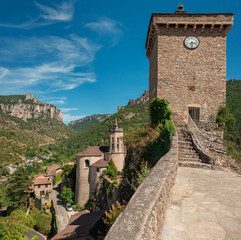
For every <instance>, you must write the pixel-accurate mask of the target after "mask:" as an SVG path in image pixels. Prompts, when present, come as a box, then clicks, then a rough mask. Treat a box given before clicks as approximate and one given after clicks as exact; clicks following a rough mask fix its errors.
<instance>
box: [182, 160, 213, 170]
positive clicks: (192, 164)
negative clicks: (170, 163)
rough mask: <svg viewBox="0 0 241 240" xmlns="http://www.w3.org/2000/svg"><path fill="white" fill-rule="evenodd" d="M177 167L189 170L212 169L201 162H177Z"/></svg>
mask: <svg viewBox="0 0 241 240" xmlns="http://www.w3.org/2000/svg"><path fill="white" fill-rule="evenodd" d="M178 166H180V167H191V168H205V169H212V165H210V164H206V163H201V162H191V161H180V162H178Z"/></svg>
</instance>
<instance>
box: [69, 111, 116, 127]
mask: <svg viewBox="0 0 241 240" xmlns="http://www.w3.org/2000/svg"><path fill="white" fill-rule="evenodd" d="M110 116H111V114H94V115H91V116H88V117H84V118H81V119H79V120H74V121H71V122H70V123H69V126H70V127H71V126H73V125H76V124H78V123H82V122H89V121H92V120H97V122H102V121H104V120H105V119H106V118H108V117H110Z"/></svg>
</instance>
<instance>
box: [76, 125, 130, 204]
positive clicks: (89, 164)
mask: <svg viewBox="0 0 241 240" xmlns="http://www.w3.org/2000/svg"><path fill="white" fill-rule="evenodd" d="M110 159H112V160H113V162H114V163H115V165H116V168H117V170H118V171H122V169H123V167H124V163H125V148H124V143H123V129H122V128H118V125H117V121H115V127H114V128H111V129H110V130H109V146H90V147H88V148H86V149H85V150H83V151H82V152H80V153H79V154H77V156H76V187H75V204H80V205H81V206H82V205H84V204H85V203H86V202H87V201H88V200H89V199H92V197H93V193H94V191H95V187H96V182H97V180H98V179H99V177H100V176H101V175H102V173H103V170H104V169H106V168H107V167H108V166H109V161H110Z"/></svg>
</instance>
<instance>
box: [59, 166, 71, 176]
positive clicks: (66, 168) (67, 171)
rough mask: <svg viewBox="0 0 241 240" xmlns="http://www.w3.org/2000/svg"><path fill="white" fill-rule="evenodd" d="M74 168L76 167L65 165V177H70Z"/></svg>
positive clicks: (63, 168)
mask: <svg viewBox="0 0 241 240" xmlns="http://www.w3.org/2000/svg"><path fill="white" fill-rule="evenodd" d="M73 168H74V166H71V165H64V166H63V167H62V168H61V169H62V170H63V171H64V172H63V173H64V175H65V176H68V175H69V174H70V173H71V172H72V169H73Z"/></svg>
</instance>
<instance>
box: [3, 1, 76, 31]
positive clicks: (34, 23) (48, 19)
mask: <svg viewBox="0 0 241 240" xmlns="http://www.w3.org/2000/svg"><path fill="white" fill-rule="evenodd" d="M35 5H36V6H37V7H38V8H39V9H40V10H41V11H42V12H44V14H42V15H39V16H37V17H35V18H31V17H29V16H28V17H29V18H30V19H31V20H29V21H27V22H24V23H21V24H10V23H0V27H7V28H19V29H30V28H34V27H40V26H46V25H51V24H55V23H57V22H66V21H71V20H72V19H73V15H74V1H66V2H62V3H61V4H55V5H54V7H49V6H45V5H43V4H41V3H39V2H35Z"/></svg>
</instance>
